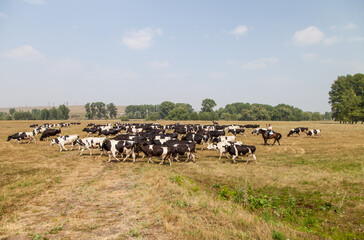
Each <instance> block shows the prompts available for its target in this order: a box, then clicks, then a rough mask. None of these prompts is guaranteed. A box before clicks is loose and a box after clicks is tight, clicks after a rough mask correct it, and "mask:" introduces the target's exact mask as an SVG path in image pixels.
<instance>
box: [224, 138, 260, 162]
mask: <svg viewBox="0 0 364 240" xmlns="http://www.w3.org/2000/svg"><path fill="white" fill-rule="evenodd" d="M225 148H226V152H228V153H230V155H231V156H232V160H233V162H234V163H236V161H235V158H237V157H238V156H240V155H241V160H243V156H245V155H247V156H248V160H247V162H246V163H245V164H248V162H249V160H250V154H252V156H253V158H254V160H255V163H258V162H257V158H256V156H255V150H256V147H255V146H252V145H240V144H235V143H230V145H227V146H226V147H225Z"/></svg>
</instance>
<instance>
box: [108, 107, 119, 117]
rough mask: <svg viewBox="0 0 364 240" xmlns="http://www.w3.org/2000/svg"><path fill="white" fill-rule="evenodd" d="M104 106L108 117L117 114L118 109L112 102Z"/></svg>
mask: <svg viewBox="0 0 364 240" xmlns="http://www.w3.org/2000/svg"><path fill="white" fill-rule="evenodd" d="M106 108H107V112H108V114H109V116H110V118H116V116H117V115H118V109H117V108H116V106H115V105H114V104H113V103H109V104H108V105H106Z"/></svg>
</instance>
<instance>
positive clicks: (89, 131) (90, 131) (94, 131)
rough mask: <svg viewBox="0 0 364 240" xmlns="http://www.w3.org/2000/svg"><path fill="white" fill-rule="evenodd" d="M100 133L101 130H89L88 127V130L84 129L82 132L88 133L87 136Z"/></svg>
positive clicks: (93, 128) (94, 128)
mask: <svg viewBox="0 0 364 240" xmlns="http://www.w3.org/2000/svg"><path fill="white" fill-rule="evenodd" d="M98 131H99V129H98V128H96V127H92V128H88V127H86V128H84V129H82V132H87V136H88V135H90V133H91V134H95V133H97V132H98Z"/></svg>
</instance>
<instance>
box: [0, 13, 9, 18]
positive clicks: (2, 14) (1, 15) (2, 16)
mask: <svg viewBox="0 0 364 240" xmlns="http://www.w3.org/2000/svg"><path fill="white" fill-rule="evenodd" d="M0 18H8V15H6V14H5V13H3V12H0Z"/></svg>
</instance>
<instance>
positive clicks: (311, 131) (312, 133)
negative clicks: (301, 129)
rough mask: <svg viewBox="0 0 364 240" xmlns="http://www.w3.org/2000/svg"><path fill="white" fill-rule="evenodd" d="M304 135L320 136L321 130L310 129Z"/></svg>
mask: <svg viewBox="0 0 364 240" xmlns="http://www.w3.org/2000/svg"><path fill="white" fill-rule="evenodd" d="M306 134H307V136H311V137H314V136H320V135H321V129H311V130H310V131H308V132H307V133H306Z"/></svg>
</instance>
